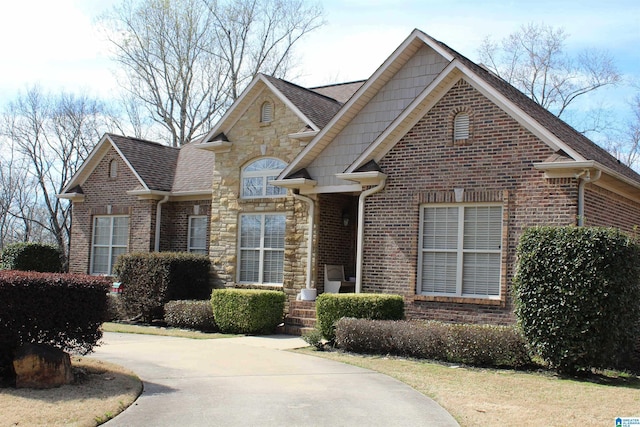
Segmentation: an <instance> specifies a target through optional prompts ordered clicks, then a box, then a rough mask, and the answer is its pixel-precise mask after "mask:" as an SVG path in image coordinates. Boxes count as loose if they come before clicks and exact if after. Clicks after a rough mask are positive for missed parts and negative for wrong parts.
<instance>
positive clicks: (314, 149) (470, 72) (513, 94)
mask: <svg viewBox="0 0 640 427" xmlns="http://www.w3.org/2000/svg"><path fill="white" fill-rule="evenodd" d="M424 45H427V46H429V47H430V48H432V49H433V50H434V51H436V52H437V53H439V54H440V55H442V57H443V58H445V59H446V60H448V61H449V65H448V66H447V67H445V68H444V69H443V70H442V72H441V74H440V75H439V76H438V77H437V78H436V79H435V80H433V81H432V82H431V83H430V84H428V85H427V86H426V87H425V88H424V90H423V91H422V92H420V93H419V94H417V96H416V97H415V99H414V100H413V102H411V103H410V104H409V105H408V106H406V108H405V109H404V110H403V111H402V112H401V114H399V115H398V116H397V117H395V119H394V120H393V121H392V122H391V123H390V124H389V126H388V127H386V128H385V129H384V130H383V131H382V132H381V133H380V134H379V136H378V137H377V138H375V140H374V141H373V142H371V144H370V145H369V146H368V147H367V148H366V149H365V150H363V151H362V152H361V154H360V156H358V157H357V158H356V159H355V161H353V162H352V163H351V164H350V165H349V166H348V167H347V168H346V169H345V172H346V173H351V172H354V171H356V170H357V169H358V168H359V167H361V166H362V165H364V164H366V163H367V162H369V161H372V160H373V161H380V159H381V158H382V156H383V155H384V154H385V153H386V152H388V150H389V149H391V147H392V146H393V145H394V144H395V143H397V142H398V141H399V139H400V138H401V137H402V136H403V135H404V133H406V132H407V131H408V130H409V129H410V128H411V127H412V126H413V125H414V124H415V123H417V121H418V120H419V119H420V118H421V117H422V116H423V115H424V114H425V113H426V111H428V109H429V108H430V107H431V106H433V105H434V104H435V102H437V100H438V99H440V98H441V97H442V96H443V95H444V94H445V93H446V92H447V91H448V89H449V88H450V87H451V86H452V85H453V84H455V82H456V81H458V80H459V79H460V78H464V79H465V81H467V82H469V83H470V84H471V85H472V86H473V87H474V88H476V89H477V90H478V91H480V92H481V93H482V94H483V95H485V96H487V97H488V98H489V99H490V100H491V101H493V102H494V103H495V104H496V105H498V106H499V107H500V108H502V109H503V110H504V111H505V112H507V113H508V114H509V115H510V116H511V117H513V118H514V119H516V120H517V121H518V122H519V123H520V124H521V125H523V126H524V127H526V128H527V129H528V130H529V131H531V132H532V133H533V134H535V135H536V136H537V137H538V138H540V139H541V140H542V141H543V142H545V143H546V144H548V145H549V146H550V147H551V148H552V149H554V150H555V151H559V152H563V153H566V154H568V155H569V156H570V157H571V159H573V161H576V162H584V161H585V160H594V161H596V162H598V163H599V164H601V165H603V166H605V167H606V168H608V169H610V170H612V171H614V172H615V173H617V174H619V175H621V176H623V177H626V178H627V179H630V180H633V181H635V182H636V183H638V185H640V175H638V174H637V173H636V172H635V171H633V170H632V169H630V168H628V167H627V166H625V165H623V164H621V163H620V162H619V161H618V160H617V159H615V158H614V157H613V156H612V155H611V154H609V153H608V152H607V151H606V150H604V149H603V148H601V147H600V146H598V145H597V144H595V143H594V142H593V141H591V140H589V139H588V138H586V137H585V136H584V135H582V134H581V133H579V132H577V131H576V130H575V129H573V128H572V127H571V126H569V125H568V124H567V123H565V122H564V121H562V120H561V119H559V118H558V117H556V116H555V115H553V114H552V113H550V112H549V111H547V110H546V109H544V108H543V107H541V106H540V105H538V104H536V103H535V102H534V101H532V100H531V99H530V98H529V97H527V96H526V95H524V94H523V93H522V92H520V91H519V90H518V89H516V88H515V87H513V86H512V85H510V84H509V83H507V82H506V81H504V80H503V79H501V78H499V77H497V76H496V75H495V74H493V73H491V72H489V71H488V70H486V69H484V68H483V67H481V66H479V65H477V64H475V63H474V62H472V61H470V60H469V59H467V58H466V57H464V56H462V55H461V54H459V53H457V52H456V51H454V50H453V49H451V48H449V47H448V46H447V45H445V44H444V43H441V42H439V41H437V40H435V39H433V38H432V37H430V36H428V35H426V34H424V33H422V32H421V31H419V30H414V31H413V32H412V33H411V35H410V36H409V37H408V38H407V39H406V40H405V41H404V42H403V43H402V44H401V45H400V47H398V49H396V51H395V52H394V53H393V54H392V55H391V56H390V57H389V58H388V59H387V61H385V63H383V65H382V66H381V67H380V68H379V69H378V70H377V71H376V72H375V73H374V74H373V75H372V76H371V78H370V79H369V80H368V81H367V82H366V83H365V84H364V85H363V86H362V87H361V88H360V89H359V90H358V92H356V94H355V95H354V96H353V97H352V98H351V99H350V100H349V101H348V102H347V104H346V105H345V106H344V108H343V109H342V110H341V111H340V112H339V113H338V114H337V115H336V116H335V117H334V118H333V119H332V120H331V121H330V123H329V124H328V125H327V127H325V128H324V129H323V130H322V131H321V132H320V133H319V134H318V135H317V136H316V137H315V138H314V139H313V140H312V141H311V143H310V144H309V145H308V146H307V147H306V148H305V149H304V150H303V151H302V152H301V153H300V154H299V155H298V157H296V159H294V161H293V162H292V163H291V164H290V165H289V167H288V168H286V169H285V170H284V171H283V173H282V174H281V175H280V177H279V179H283V178H286V177H287V176H288V175H289V174H290V173H292V172H293V171H296V170H299V169H302V168H309V166H310V164H311V163H312V162H313V161H314V159H316V158H318V156H320V155H321V153H322V152H323V150H325V149H326V148H327V147H328V146H329V145H330V144H332V142H333V141H334V139H335V138H336V136H337V135H339V133H340V132H341V131H342V130H343V129H344V128H345V127H346V126H348V125H349V123H350V122H351V121H352V120H353V119H354V117H356V116H357V114H358V113H359V112H360V111H361V110H363V109H364V108H365V107H366V105H367V104H368V103H369V102H370V101H371V100H372V99H373V98H374V97H375V96H376V93H377V92H378V91H380V90H381V89H382V88H383V87H384V84H385V83H386V82H388V81H389V79H390V78H391V76H393V75H394V74H395V73H396V72H397V71H398V70H399V69H400V68H401V67H403V66H404V65H405V64H406V63H407V61H408V60H409V58H411V56H412V55H414V54H415V53H416V52H417V51H418V49H420V46H424ZM312 175H313V174H312ZM317 178H318V177H314V179H317Z"/></svg>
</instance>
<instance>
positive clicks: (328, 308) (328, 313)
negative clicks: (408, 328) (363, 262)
mask: <svg viewBox="0 0 640 427" xmlns="http://www.w3.org/2000/svg"><path fill="white" fill-rule="evenodd" d="M316 317H317V327H318V328H319V329H320V331H321V332H322V335H323V336H324V337H325V338H326V339H327V340H329V341H332V340H333V339H334V338H335V323H336V322H337V321H338V320H340V319H341V318H342V317H354V318H361V319H376V320H400V319H403V318H404V300H403V299H402V296H400V295H389V294H326V293H325V294H322V295H320V296H319V297H318V299H317V300H316Z"/></svg>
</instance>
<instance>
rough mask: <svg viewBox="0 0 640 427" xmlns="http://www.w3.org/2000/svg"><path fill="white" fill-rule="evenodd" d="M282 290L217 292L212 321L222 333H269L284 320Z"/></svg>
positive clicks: (212, 305)
mask: <svg viewBox="0 0 640 427" xmlns="http://www.w3.org/2000/svg"><path fill="white" fill-rule="evenodd" d="M284 302H285V295H284V292H282V291H270V290H256V289H216V290H214V291H213V292H212V293H211V307H212V310H213V318H214V319H215V322H216V325H218V328H219V329H220V332H223V333H231V334H270V333H273V332H275V330H276V327H277V326H278V325H279V324H281V323H282V321H283V319H284Z"/></svg>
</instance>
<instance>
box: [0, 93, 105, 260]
mask: <svg viewBox="0 0 640 427" xmlns="http://www.w3.org/2000/svg"><path fill="white" fill-rule="evenodd" d="M104 112H105V110H104V106H103V105H102V104H101V103H100V102H99V101H96V100H94V99H91V98H89V97H87V96H75V95H70V94H65V93H62V94H60V95H56V96H53V95H48V94H44V93H43V92H42V90H41V89H40V88H38V87H33V88H30V89H29V90H28V91H27V92H26V93H24V94H21V95H19V96H18V97H17V99H16V100H15V101H14V102H11V103H10V104H9V106H8V108H7V111H6V112H5V113H4V114H3V116H2V122H0V134H1V135H2V136H3V137H4V138H5V139H6V140H8V141H10V142H11V143H12V144H14V146H15V154H16V158H15V159H14V161H18V158H19V161H21V162H22V170H23V171H24V172H25V177H24V178H23V179H24V181H23V182H25V183H27V182H33V183H34V184H35V191H34V189H31V191H29V190H30V188H29V187H28V186H17V185H16V184H15V181H14V184H13V185H16V186H15V187H14V188H13V195H14V200H15V201H16V204H15V205H14V206H13V208H12V209H10V214H11V215H12V216H13V217H14V218H17V219H19V220H20V221H22V223H23V224H24V227H25V230H24V239H25V240H29V239H32V238H34V236H36V235H37V237H35V238H37V239H38V240H42V239H45V240H47V239H48V238H50V239H51V240H53V241H54V242H55V243H56V244H57V245H58V247H59V248H60V250H61V252H62V253H63V254H65V259H64V260H63V261H66V254H67V253H68V247H67V246H68V242H69V234H70V227H71V222H70V215H71V211H70V204H69V203H68V201H66V200H60V199H58V198H57V197H56V194H59V193H60V192H62V189H63V188H64V186H65V184H66V183H67V182H68V181H69V179H71V177H72V176H73V175H74V174H75V173H76V171H77V170H78V168H79V167H80V166H81V164H82V162H83V161H84V160H85V159H86V158H87V156H88V155H89V153H90V151H91V149H92V148H93V147H94V145H95V144H96V142H97V141H98V140H99V138H100V136H101V135H102V133H104V132H105V131H107V130H108V129H109V128H108V125H109V123H111V118H110V117H108V116H106V115H105V114H104ZM30 180H32V181H30ZM39 229H44V230H46V232H47V233H48V236H50V237H47V236H45V235H43V234H42V233H40V232H36V230H39Z"/></svg>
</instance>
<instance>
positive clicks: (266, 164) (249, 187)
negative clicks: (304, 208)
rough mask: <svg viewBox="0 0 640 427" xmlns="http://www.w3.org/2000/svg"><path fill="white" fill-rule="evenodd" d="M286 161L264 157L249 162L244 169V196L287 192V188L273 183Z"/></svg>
mask: <svg viewBox="0 0 640 427" xmlns="http://www.w3.org/2000/svg"><path fill="white" fill-rule="evenodd" d="M286 166H287V165H286V163H284V162H283V161H281V160H278V159H270V158H264V159H259V160H256V161H254V162H252V163H249V164H248V165H247V166H246V167H245V168H244V169H243V171H242V197H243V198H246V199H251V198H258V197H279V196H283V195H285V194H287V189H286V188H282V187H276V186H273V185H271V181H273V180H274V179H276V178H277V177H278V175H279V174H280V172H282V170H283V169H284V168H285V167H286Z"/></svg>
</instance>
